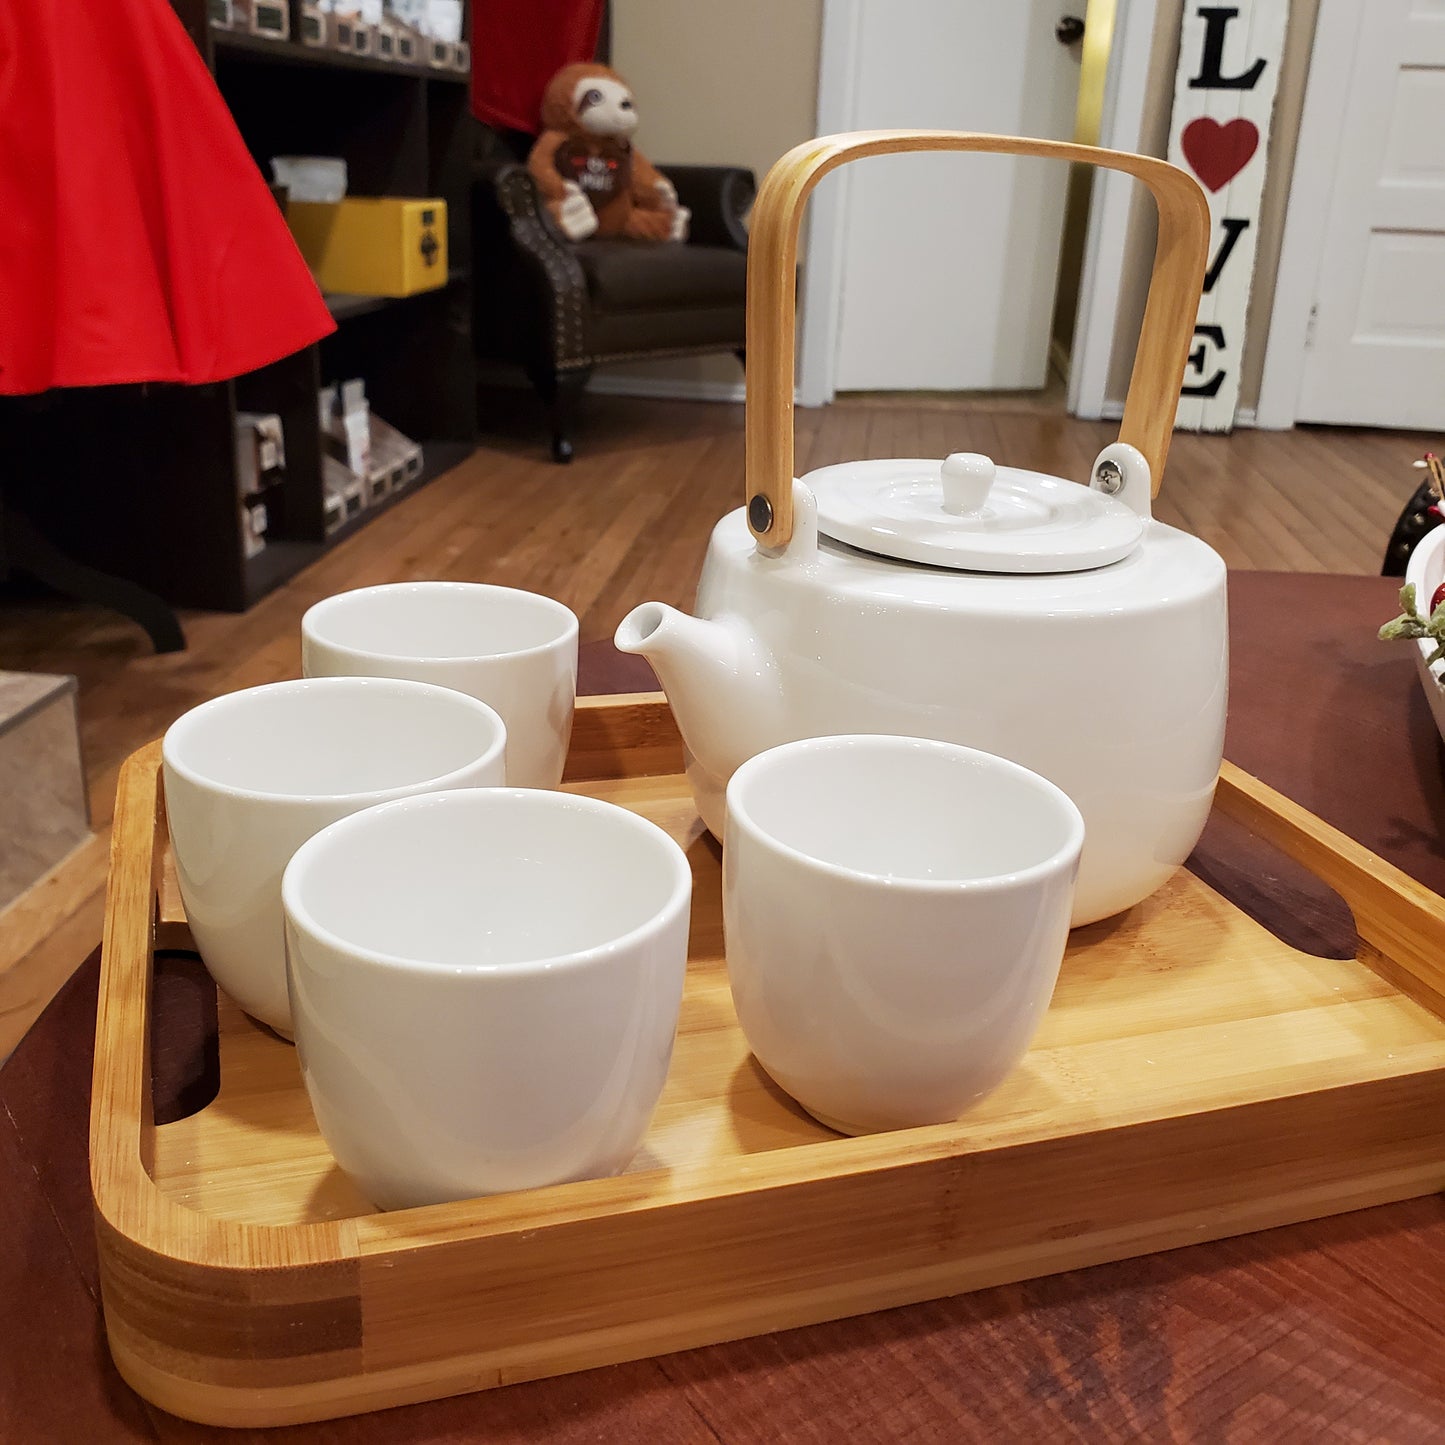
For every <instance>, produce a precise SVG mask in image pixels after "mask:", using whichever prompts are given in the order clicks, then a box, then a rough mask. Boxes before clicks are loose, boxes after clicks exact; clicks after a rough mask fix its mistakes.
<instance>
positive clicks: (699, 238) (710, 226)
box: [658, 166, 758, 251]
mask: <svg viewBox="0 0 1445 1445" xmlns="http://www.w3.org/2000/svg"><path fill="white" fill-rule="evenodd" d="M658 170H660V171H661V172H662V173H663V175H665V176H666V177H667V178H668V180H670V181H671V182H672V184H673V185H674V186H675V187H676V189H677V199H678V202H679V204H681V205H684V206H686V207H687V208H688V210H690V211H691V212H692V224H691V226H690V227H689V234H688V239H689V241H690V243H691V244H693V245H695V246H731V247H733V248H734V249H735V250H738V251H746V250H747V248H748V232H747V227H746V226H744V225H743V217H744V216H745V215H747V213H748V207H749V206H751V205H752V203H753V197H754V196H755V195H756V194H757V189H758V186H757V182H756V181H755V180H754V179H753V173H752V172H751V171H750V170H746V169H744V168H743V167H741V166H658Z"/></svg>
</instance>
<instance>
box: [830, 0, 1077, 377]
mask: <svg viewBox="0 0 1445 1445" xmlns="http://www.w3.org/2000/svg"><path fill="white" fill-rule="evenodd" d="M1083 9H1084V0H1073V3H1070V0H1007V3H1005V0H857V3H856V14H855V20H854V31H853V44H852V49H853V57H852V58H853V65H854V71H853V75H852V93H851V107H850V110H851V118H850V121H849V125H848V128H849V129H860V130H864V129H873V128H875V127H897V126H911V127H927V128H933V127H938V128H943V129H949V130H978V131H991V132H994V133H997V134H1003V135H1027V136H1036V137H1044V138H1048V139H1052V140H1068V139H1069V138H1070V137H1071V136H1072V134H1073V129H1074V110H1075V104H1076V101H1077V97H1078V86H1079V60H1078V54H1079V52H1078V47H1077V46H1074V47H1072V48H1069V47H1066V46H1064V45H1062V44H1061V43H1060V42H1059V40H1058V39H1057V37H1056V36H1055V34H1054V31H1055V27H1056V26H1057V25H1058V22H1059V19H1060V17H1061V16H1062V15H1063V14H1064V13H1065V12H1066V11H1070V10H1072V11H1075V12H1077V13H1079V14H1082V13H1083ZM843 177H844V178H845V180H846V189H845V190H844V191H843V193H842V198H841V211H842V216H841V226H842V235H841V237H840V242H839V244H840V248H841V256H840V266H839V275H840V285H839V293H840V294H839V298H838V304H839V305H840V307H841V310H840V313H839V317H838V333H837V353H836V354H837V361H836V371H835V380H834V384H835V386H836V387H837V389H838V390H840V391H912V390H927V391H933V390H937V391H963V390H1014V389H1024V388H1029V387H1041V386H1043V385H1044V382H1045V380H1046V377H1047V372H1048V352H1049V323H1050V319H1051V317H1052V314H1053V308H1054V291H1055V287H1056V284H1057V280H1058V269H1059V245H1060V240H1061V235H1062V230H1063V218H1064V201H1065V192H1066V190H1067V186H1068V174H1067V170H1066V168H1065V167H1064V166H1062V165H1060V164H1058V163H1057V162H1052V161H1041V160H1034V159H1022V160H1014V159H1006V158H1004V157H1002V156H973V155H922V156H913V155H909V156H882V157H874V158H870V159H868V160H865V161H860V162H857V163H856V164H854V165H852V166H849V167H847V168H846V170H845V171H844V172H843ZM832 179H834V178H830V180H829V181H825V182H824V183H823V184H824V185H827V184H829V183H830V181H831V180H832Z"/></svg>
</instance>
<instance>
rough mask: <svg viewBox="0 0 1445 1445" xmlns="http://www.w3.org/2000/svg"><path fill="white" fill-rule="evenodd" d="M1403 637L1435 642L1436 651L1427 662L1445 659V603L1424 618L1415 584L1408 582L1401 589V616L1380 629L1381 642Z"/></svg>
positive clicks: (1393, 640)
mask: <svg viewBox="0 0 1445 1445" xmlns="http://www.w3.org/2000/svg"><path fill="white" fill-rule="evenodd" d="M1402 637H1403V638H1407V639H1409V640H1410V641H1412V642H1419V641H1421V640H1423V639H1425V638H1428V639H1429V640H1430V641H1431V642H1433V643H1434V644H1435V650H1434V652H1432V653H1431V654H1430V656H1429V657H1427V658H1426V659H1425V660H1426V661H1427V662H1439V661H1440V659H1441V658H1445V601H1442V602H1441V603H1440V605H1439V606H1438V607H1437V608H1436V609H1435V610H1434V611H1433V612H1432V613H1431V614H1430V615H1429V617H1425V616H1423V615H1422V614H1421V612H1420V609H1419V607H1418V606H1417V605H1416V601H1415V584H1414V583H1413V582H1407V583H1406V584H1405V585H1404V586H1403V587H1402V588H1401V589H1400V615H1399V616H1398V617H1397V618H1395V619H1394V621H1393V622H1387V623H1386V624H1385V625H1384V626H1383V627H1382V628H1381V629H1380V641H1381V642H1395V641H1398V640H1399V639H1400V638H1402Z"/></svg>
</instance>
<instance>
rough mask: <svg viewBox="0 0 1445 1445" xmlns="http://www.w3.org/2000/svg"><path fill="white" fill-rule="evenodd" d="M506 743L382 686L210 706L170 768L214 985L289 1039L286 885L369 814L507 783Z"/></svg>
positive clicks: (420, 694) (422, 693)
mask: <svg viewBox="0 0 1445 1445" xmlns="http://www.w3.org/2000/svg"><path fill="white" fill-rule="evenodd" d="M505 744H506V730H505V728H504V727H503V725H502V720H501V718H499V717H498V716H497V714H496V713H495V712H494V711H493V710H492V709H491V708H489V707H488V706H487V705H486V704H485V703H481V702H478V701H477V700H476V699H475V698H471V697H467V696H465V695H464V694H462V693H459V692H454V691H452V690H451V689H450V688H444V687H434V686H430V685H428V684H425V683H420V682H397V681H392V680H390V679H383V678H362V677H337V678H321V679H317V680H315V681H311V682H306V681H294V682H275V683H269V684H267V685H266V686H263V687H253V688H248V689H246V690H245V691H243V692H233V693H229V694H227V695H226V696H224V697H218V698H215V699H213V700H212V701H210V702H206V703H202V704H201V705H200V706H199V707H196V708H193V709H192V710H191V711H190V712H188V713H186V714H185V715H184V716H183V717H181V718H180V719H178V720H177V721H176V722H175V723H174V724H172V726H171V727H170V729H169V730H168V731H167V732H166V735H165V740H164V742H163V743H162V748H161V755H162V762H163V767H164V774H165V789H166V814H167V818H168V820H169V823H170V834H171V847H172V849H173V851H174V853H175V859H176V874H177V877H178V879H179V882H180V887H181V899H182V901H183V902H184V903H185V907H186V917H187V918H188V919H189V921H190V925H191V933H192V935H193V937H194V938H195V940H196V947H197V948H198V949H199V950H200V953H201V957H202V959H203V960H204V961H205V964H206V967H207V968H208V969H209V970H210V973H211V976H212V978H214V979H215V981H216V982H217V984H219V985H220V987H221V988H223V989H224V990H225V991H226V992H227V993H228V994H229V995H230V996H231V997H232V998H233V999H235V1001H236V1002H237V1003H238V1004H239V1005H240V1006H241V1007H242V1008H243V1009H245V1011H246V1012H247V1013H248V1014H250V1015H251V1016H252V1017H253V1018H257V1019H260V1020H261V1022H262V1023H265V1024H269V1025H270V1026H271V1027H272V1028H273V1029H275V1030H276V1031H277V1032H278V1033H282V1034H285V1035H286V1036H287V1037H289V1036H290V1032H291V1011H290V1008H289V1006H288V1004H287V1001H286V953H285V932H284V928H283V924H282V917H281V874H282V872H283V871H284V869H285V867H286V864H287V863H288V862H290V860H291V855H292V854H293V853H294V852H295V851H296V849H297V848H299V847H300V846H301V844H302V843H304V842H305V841H306V840H307V839H308V838H309V837H310V836H311V835H312V834H313V833H315V832H317V831H318V830H319V829H321V828H324V827H325V826H326V825H327V824H328V823H334V822H335V821H336V820H337V819H338V818H342V817H345V816H346V815H347V814H348V813H354V812H356V811H357V810H358V809H361V808H369V807H371V806H372V805H373V804H374V803H383V802H386V801H388V800H389V799H392V798H401V797H406V796H408V795H409V794H412V793H423V792H428V791H432V790H435V789H437V788H477V787H486V786H495V785H499V784H501V783H502V782H503V781H504V775H503V753H504V748H505Z"/></svg>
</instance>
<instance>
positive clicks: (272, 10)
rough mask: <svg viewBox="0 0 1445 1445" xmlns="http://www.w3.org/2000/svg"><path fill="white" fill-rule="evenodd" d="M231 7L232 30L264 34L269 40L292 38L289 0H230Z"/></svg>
mask: <svg viewBox="0 0 1445 1445" xmlns="http://www.w3.org/2000/svg"><path fill="white" fill-rule="evenodd" d="M230 8H231V26H230V28H231V29H232V30H242V31H246V32H249V33H250V34H252V35H264V36H265V37H266V38H267V39H268V40H289V39H290V38H291V7H290V5H289V4H288V3H287V0H230ZM213 17H214V7H213Z"/></svg>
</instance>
